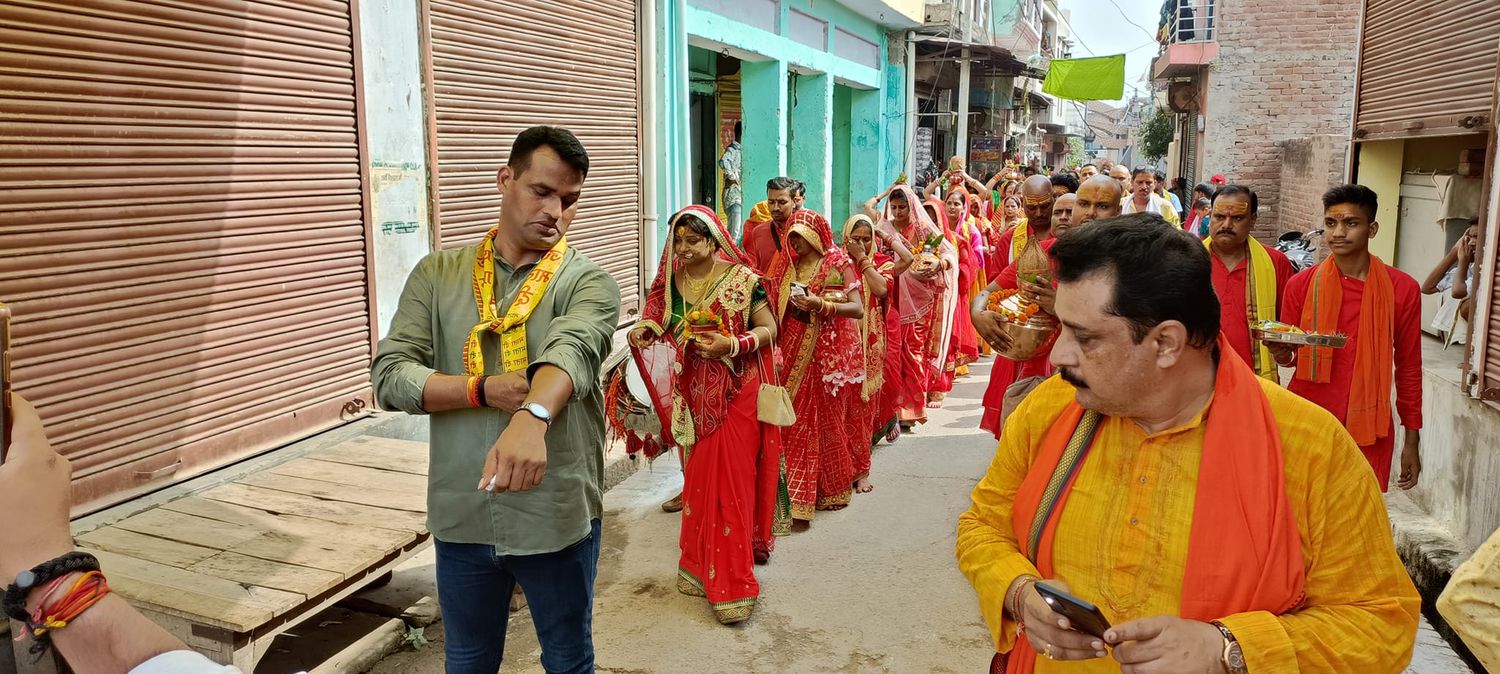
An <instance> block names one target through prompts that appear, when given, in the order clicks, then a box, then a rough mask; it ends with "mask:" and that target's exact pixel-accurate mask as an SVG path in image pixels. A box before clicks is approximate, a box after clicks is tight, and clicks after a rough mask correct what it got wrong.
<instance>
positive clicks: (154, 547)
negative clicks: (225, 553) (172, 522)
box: [78, 527, 219, 569]
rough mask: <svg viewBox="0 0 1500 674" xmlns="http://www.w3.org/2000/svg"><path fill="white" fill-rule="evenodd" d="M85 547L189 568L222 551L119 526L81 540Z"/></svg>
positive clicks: (82, 537) (91, 533)
mask: <svg viewBox="0 0 1500 674" xmlns="http://www.w3.org/2000/svg"><path fill="white" fill-rule="evenodd" d="M78 541H79V543H81V544H82V545H83V547H86V548H90V549H93V550H107V551H109V552H116V553H119V554H122V555H128V556H131V557H135V558H137V559H149V560H151V561H153V562H160V563H162V564H166V565H167V566H175V567H177V568H179V569H186V568H188V567H190V566H192V565H194V564H197V563H198V562H201V561H203V560H205V559H208V558H209V557H212V556H214V555H216V554H219V551H218V550H215V549H213V548H206V547H203V546H199V545H191V544H188V543H183V542H181V541H173V540H168V539H165V538H158V537H156V536H148V535H146V534H140V533H136V532H134V531H130V530H128V529H120V528H118V527H101V528H99V529H95V530H93V531H90V532H88V533H86V534H83V535H81V536H79V537H78Z"/></svg>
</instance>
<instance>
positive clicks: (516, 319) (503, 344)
mask: <svg viewBox="0 0 1500 674" xmlns="http://www.w3.org/2000/svg"><path fill="white" fill-rule="evenodd" d="M499 231H500V227H499V226H498V225H497V226H496V227H494V228H493V229H491V230H490V231H489V232H488V233H486V234H485V235H484V239H482V240H480V242H479V250H478V251H477V252H475V254H474V302H475V303H476V304H478V305H479V323H478V324H477V325H475V326H474V329H473V330H470V331H469V339H468V342H467V343H465V344H464V370H465V371H466V372H467V373H468V375H469V376H471V377H475V376H479V375H482V374H484V373H485V372H484V350H483V349H482V348H481V346H480V340H479V336H480V335H482V334H484V333H485V332H494V333H499V335H500V360H501V365H502V366H503V370H502V372H517V371H520V370H524V369H526V366H527V365H530V358H529V357H528V356H527V353H526V320H527V319H529V318H531V312H532V311H533V310H535V309H536V308H537V306H538V305H540V304H541V303H542V296H543V295H545V294H546V293H547V287H548V286H549V285H551V284H552V279H554V278H556V277H557V271H558V270H559V269H561V268H562V263H563V258H564V257H565V256H566V255H567V252H568V239H567V237H563V238H561V239H558V241H557V243H556V244H554V245H553V246H552V249H551V250H549V251H547V254H546V255H543V256H542V259H541V260H538V261H537V263H536V266H535V267H532V268H531V273H529V274H527V275H526V280H525V281H523V282H522V283H521V290H520V291H519V292H517V293H516V299H515V301H513V302H511V304H510V308H508V309H506V311H505V315H504V316H501V315H499V313H500V309H499V307H498V306H497V305H496V303H495V234H497V233H498V232H499Z"/></svg>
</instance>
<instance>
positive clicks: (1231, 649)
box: [1209, 620, 1250, 674]
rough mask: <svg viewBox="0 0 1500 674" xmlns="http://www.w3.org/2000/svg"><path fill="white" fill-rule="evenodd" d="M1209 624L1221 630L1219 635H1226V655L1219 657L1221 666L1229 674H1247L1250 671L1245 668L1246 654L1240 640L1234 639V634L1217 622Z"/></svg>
mask: <svg viewBox="0 0 1500 674" xmlns="http://www.w3.org/2000/svg"><path fill="white" fill-rule="evenodd" d="M1209 624H1210V625H1213V626H1214V627H1217V628H1219V634H1222V635H1224V653H1223V654H1221V655H1220V656H1219V664H1221V665H1224V670H1225V671H1227V672H1229V674H1247V672H1249V671H1250V669H1249V668H1247V667H1246V666H1245V652H1244V650H1242V649H1241V648H1240V642H1239V640H1237V639H1235V638H1234V633H1233V632H1230V631H1229V628H1228V627H1225V626H1224V623H1221V622H1219V621H1217V620H1215V621H1212V622H1210V623H1209Z"/></svg>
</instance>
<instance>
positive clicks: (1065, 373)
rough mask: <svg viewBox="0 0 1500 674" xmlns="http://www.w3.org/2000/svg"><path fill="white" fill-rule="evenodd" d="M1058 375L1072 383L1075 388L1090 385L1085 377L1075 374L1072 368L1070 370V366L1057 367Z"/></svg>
mask: <svg viewBox="0 0 1500 674" xmlns="http://www.w3.org/2000/svg"><path fill="white" fill-rule="evenodd" d="M1057 376H1059V377H1062V380H1063V381H1065V382H1068V383H1069V384H1072V385H1073V388H1088V387H1089V385H1088V382H1086V381H1084V380H1083V377H1080V376H1078V375H1077V374H1075V373H1074V372H1073V371H1072V370H1069V369H1068V368H1065V367H1060V368H1058V369H1057Z"/></svg>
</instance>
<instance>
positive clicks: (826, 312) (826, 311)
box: [821, 300, 839, 318]
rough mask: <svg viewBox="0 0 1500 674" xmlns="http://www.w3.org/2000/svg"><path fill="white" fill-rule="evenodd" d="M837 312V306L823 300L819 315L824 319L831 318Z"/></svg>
mask: <svg viewBox="0 0 1500 674" xmlns="http://www.w3.org/2000/svg"><path fill="white" fill-rule="evenodd" d="M838 311H839V308H838V305H836V304H834V303H833V302H829V301H828V300H823V311H822V312H821V313H822V314H823V317H824V318H832V317H833V315H834V314H836V313H838Z"/></svg>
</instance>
